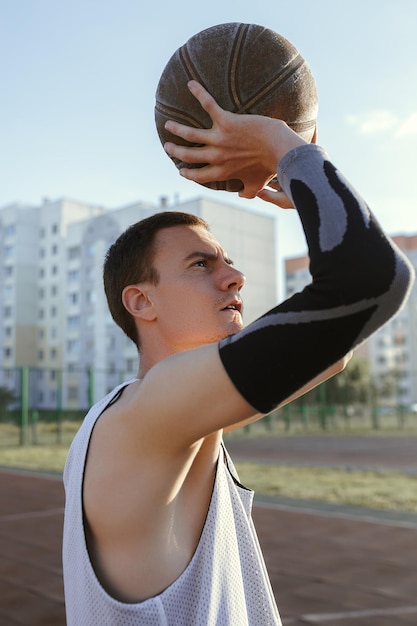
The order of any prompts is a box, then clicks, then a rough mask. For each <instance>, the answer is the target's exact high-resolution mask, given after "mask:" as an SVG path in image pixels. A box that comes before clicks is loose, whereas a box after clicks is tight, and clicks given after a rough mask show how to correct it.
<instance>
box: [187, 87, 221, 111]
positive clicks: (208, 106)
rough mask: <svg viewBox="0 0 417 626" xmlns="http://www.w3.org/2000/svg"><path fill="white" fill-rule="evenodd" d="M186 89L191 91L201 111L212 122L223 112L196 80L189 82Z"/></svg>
mask: <svg viewBox="0 0 417 626" xmlns="http://www.w3.org/2000/svg"><path fill="white" fill-rule="evenodd" d="M188 89H189V90H190V91H191V93H192V94H193V96H194V97H195V98H197V100H198V101H199V103H200V104H201V106H202V107H203V109H204V110H205V111H206V113H208V114H209V115H210V117H211V119H212V120H213V119H214V118H215V117H216V116H217V115H219V114H220V113H221V112H222V111H223V109H222V108H221V107H220V106H219V105H218V104H217V102H216V101H215V99H214V98H213V96H211V95H210V94H209V92H208V91H207V90H206V89H204V87H203V85H201V83H198V82H197V81H196V80H190V82H189V83H188Z"/></svg>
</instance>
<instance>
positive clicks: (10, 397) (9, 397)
mask: <svg viewBox="0 0 417 626" xmlns="http://www.w3.org/2000/svg"><path fill="white" fill-rule="evenodd" d="M16 400H17V397H16V396H15V394H14V392H13V391H12V390H11V389H9V388H8V387H2V386H0V415H1V414H2V413H4V412H5V411H7V409H8V408H9V406H10V404H12V402H16Z"/></svg>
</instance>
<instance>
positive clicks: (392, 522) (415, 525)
mask: <svg viewBox="0 0 417 626" xmlns="http://www.w3.org/2000/svg"><path fill="white" fill-rule="evenodd" d="M253 504H254V506H255V507H260V508H264V509H275V510H281V511H290V512H291V513H304V514H307V515H316V516H318V517H337V518H339V519H347V520H350V521H353V522H366V523H369V524H381V525H383V526H397V527H400V528H408V529H410V530H416V529H417V522H414V521H407V520H396V519H388V518H380V517H376V516H375V517H374V516H372V515H369V514H365V513H364V514H362V513H360V514H358V515H354V514H352V513H347V512H345V511H335V510H331V509H327V508H326V509H323V510H319V509H317V508H313V507H311V508H310V507H309V506H306V505H295V504H294V505H291V504H281V503H280V502H265V501H262V500H261V499H258V500H257V499H256V495H255V499H254V503H253Z"/></svg>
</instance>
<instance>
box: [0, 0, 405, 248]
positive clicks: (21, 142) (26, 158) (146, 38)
mask: <svg viewBox="0 0 417 626" xmlns="http://www.w3.org/2000/svg"><path fill="white" fill-rule="evenodd" d="M0 8H1V20H0V81H1V83H0V84H1V94H2V95H1V116H0V137H1V139H0V146H1V150H0V172H1V181H2V182H1V185H0V206H4V205H6V204H9V203H12V202H15V201H19V202H26V203H32V204H38V203H39V202H41V200H42V198H43V197H45V196H46V197H49V198H52V199H56V198H60V197H69V198H73V199H76V200H81V201H85V202H90V203H92V204H99V205H104V206H106V207H109V208H112V207H119V206H122V205H125V204H129V203H132V202H134V201H137V200H144V201H148V202H155V203H156V202H158V200H159V198H160V197H161V196H168V198H169V199H170V200H172V201H173V200H174V198H175V197H179V199H180V200H186V199H191V198H195V197H201V196H204V197H209V198H213V199H219V200H222V201H225V202H229V203H233V204H238V205H239V206H243V207H246V206H254V207H257V208H261V207H263V203H261V201H260V200H255V201H247V200H241V199H239V198H238V197H237V196H235V195H233V194H228V193H226V192H217V191H210V190H206V189H205V188H203V187H200V186H198V185H195V184H194V183H191V182H189V181H185V180H182V179H181V178H180V177H179V176H178V174H177V171H176V169H175V166H174V165H173V164H172V163H171V161H170V160H169V159H168V157H167V156H166V155H165V153H164V152H163V150H162V147H161V145H160V143H159V140H158V137H157V134H156V131H155V126H154V118H153V108H154V95H155V89H156V86H157V83H158V80H159V76H160V74H161V72H162V70H163V68H164V66H165V64H166V62H167V61H168V59H169V57H170V56H171V54H172V53H173V52H174V51H175V50H176V49H177V48H178V47H179V46H180V45H182V44H183V43H184V42H185V41H186V40H187V39H188V38H189V37H190V36H192V35H193V34H195V33H196V32H198V31H200V30H202V29H203V28H207V27H209V26H212V25H214V24H219V23H222V22H231V21H240V22H252V23H257V24H262V25H264V26H267V27H269V28H272V29H273V30H276V31H278V32H280V33H282V34H283V35H284V36H285V37H287V38H288V39H290V40H291V41H292V42H293V43H294V44H295V45H296V46H297V47H298V49H299V50H300V52H301V53H302V54H303V56H304V57H305V58H306V60H307V61H308V62H309V64H310V66H311V68H312V70H313V72H314V74H315V77H316V81H317V85H318V90H319V97H320V111H319V143H320V144H321V145H323V146H324V147H325V148H326V149H327V150H328V152H329V154H330V157H331V159H332V160H333V162H334V163H335V164H336V165H337V166H338V167H339V168H340V169H341V170H342V171H343V172H344V174H345V175H346V176H347V177H348V178H349V179H350V180H351V182H353V184H354V185H355V187H356V188H357V189H358V190H359V191H360V192H361V194H362V195H363V196H364V197H365V199H366V200H367V201H368V203H369V204H370V206H371V208H372V209H373V211H374V212H375V213H376V215H377V217H378V218H379V220H380V222H381V223H382V225H383V226H384V227H385V228H386V229H387V230H388V231H389V232H390V233H392V234H397V233H410V232H416V231H417V210H416V201H415V190H414V182H415V181H416V179H417V173H416V166H417V158H416V147H415V144H416V140H417V43H416V42H417V34H416V29H417V2H415V0H349V2H335V1H334V0H298V1H297V2H279V1H277V0H273V1H272V0H256V1H253V0H252V1H251V2H247V1H246V0H240V1H239V2H235V1H234V0H230V1H229V2H224V0H223V1H221V2H220V1H219V0H211V1H210V2H206V3H204V2H203V3H185V4H184V3H176V2H175V1H174V0H163V1H159V2H156V1H155V2H153V3H145V2H144V0H111V1H110V0H71V1H69V0H0ZM248 203H251V204H248ZM265 207H266V208H268V209H269V210H270V207H267V205H265ZM279 232H280V240H281V242H282V247H283V250H282V252H284V254H286V255H289V256H291V255H297V254H301V253H303V252H304V250H305V245H304V241H303V238H302V236H301V230H300V228H299V225H298V220H297V218H296V216H295V215H294V212H284V213H283V212H280V216H279Z"/></svg>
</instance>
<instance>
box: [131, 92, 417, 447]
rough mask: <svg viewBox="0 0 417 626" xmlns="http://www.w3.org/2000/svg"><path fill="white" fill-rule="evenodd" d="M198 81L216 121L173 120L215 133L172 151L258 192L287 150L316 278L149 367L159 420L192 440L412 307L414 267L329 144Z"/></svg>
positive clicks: (277, 393) (195, 135) (294, 386)
mask: <svg viewBox="0 0 417 626" xmlns="http://www.w3.org/2000/svg"><path fill="white" fill-rule="evenodd" d="M193 89H194V90H195V93H196V95H198V97H199V100H200V102H201V103H202V105H203V106H204V107H205V108H206V110H207V111H208V112H209V113H210V115H211V117H212V119H213V128H212V129H202V130H201V129H187V128H185V127H183V126H181V125H178V124H174V125H171V126H170V130H171V131H172V132H174V133H175V132H177V133H178V134H179V135H181V136H182V137H183V138H185V139H187V140H191V141H193V142H196V143H199V144H200V146H201V144H206V145H204V146H203V147H202V148H201V147H197V148H188V147H184V146H175V145H172V144H170V145H169V146H167V147H166V149H167V151H169V153H170V155H171V156H176V157H178V158H180V159H181V160H183V161H185V162H187V161H189V162H192V163H197V162H199V159H202V160H203V161H204V162H206V163H209V165H208V166H205V167H201V168H194V169H191V170H187V171H185V172H183V175H186V177H187V178H189V179H190V180H195V181H197V182H204V181H205V180H206V181H207V180H208V179H209V178H210V177H211V176H214V177H215V178H216V179H219V180H225V179H226V178H227V177H231V178H240V179H241V180H243V181H244V183H245V191H244V193H245V194H247V196H248V197H253V196H254V195H256V193H258V190H259V187H262V185H263V184H264V183H265V181H268V180H270V178H271V176H272V174H273V172H272V171H271V167H272V166H271V163H272V162H273V159H274V158H276V157H278V160H279V166H278V179H279V183H280V186H281V188H282V189H283V190H284V191H285V193H286V195H287V196H288V197H289V198H290V199H291V201H292V202H293V204H294V206H295V207H296V209H297V211H298V213H299V216H300V219H301V223H302V225H303V228H304V232H305V236H306V240H307V244H308V247H309V255H310V270H311V274H312V283H311V285H309V286H308V287H306V288H305V289H304V290H303V291H302V292H301V293H298V294H295V295H294V296H293V297H292V298H290V299H289V300H286V301H285V302H283V303H281V304H280V305H278V306H277V307H275V308H274V309H272V310H271V311H269V312H268V313H266V314H265V315H263V316H262V317H261V318H259V319H258V320H256V321H255V322H253V323H252V324H250V325H249V326H248V327H247V328H245V329H244V330H242V331H241V332H239V333H237V334H236V335H233V336H231V337H228V338H226V339H224V340H223V341H221V342H220V343H219V345H218V346H217V345H216V346H213V345H211V346H206V347H204V348H199V349H197V350H194V351H191V352H186V353H182V354H178V355H174V356H172V357H169V358H168V359H165V360H164V361H162V362H160V363H158V364H157V365H156V366H155V367H154V368H153V369H152V370H151V371H150V372H149V374H148V375H147V376H146V377H145V380H144V381H143V384H142V389H143V400H144V401H145V403H146V404H147V406H148V409H149V410H150V411H155V413H156V414H157V418H156V419H158V420H159V419H161V416H162V415H164V414H165V415H166V420H164V423H165V426H167V427H168V429H169V431H170V432H171V435H172V440H171V441H174V440H175V438H176V437H177V436H179V437H180V440H181V442H182V443H186V445H187V444H188V445H189V444H191V443H192V442H193V441H196V440H197V439H198V438H201V437H203V436H205V435H208V434H210V433H211V432H214V431H215V430H219V429H221V428H228V427H231V426H233V425H235V424H238V423H239V422H242V421H244V420H248V419H252V418H253V419H256V416H259V414H265V413H268V412H270V411H271V410H273V409H274V408H275V407H277V406H279V405H282V404H284V403H286V402H287V401H288V399H290V398H292V397H294V395H297V394H298V393H299V392H300V390H302V389H304V388H309V384H312V383H311V381H314V379H316V378H317V377H320V375H321V374H323V372H326V371H327V370H329V368H332V366H333V365H334V364H335V363H337V362H339V361H340V360H341V359H343V358H344V357H345V355H346V354H347V353H348V352H350V351H351V350H352V349H354V348H355V347H356V346H357V345H359V344H360V343H361V342H363V341H364V340H365V339H366V338H367V337H369V336H370V335H371V334H372V333H373V332H375V331H376V330H377V329H378V328H380V327H381V325H383V324H384V323H386V322H387V321H388V320H389V319H390V318H391V317H392V316H393V315H394V314H395V313H396V312H397V311H398V310H399V309H400V308H401V306H402V304H403V302H404V301H405V299H406V298H407V295H408V293H409V290H410V288H411V284H412V275H413V271H412V269H411V267H410V265H409V263H408V262H407V260H406V258H405V257H404V256H403V255H402V253H401V252H400V251H399V250H398V249H397V248H396V247H395V245H394V244H393V243H392V242H391V241H390V239H389V238H388V237H386V236H385V234H384V233H383V232H382V230H381V229H380V227H379V225H378V223H377V221H376V220H375V218H374V216H373V215H372V213H371V212H370V211H369V209H368V207H367V205H366V204H365V202H364V201H363V199H362V198H361V197H360V196H359V194H358V193H357V192H356V191H355V189H354V188H353V187H352V186H351V185H350V183H349V182H348V181H347V180H346V179H345V178H344V177H343V175H342V174H341V173H340V172H339V171H338V170H337V169H336V168H335V167H334V165H333V164H332V163H331V162H330V160H329V158H328V156H327V154H326V153H325V152H324V150H323V149H322V148H320V147H318V146H314V145H309V144H307V143H306V142H304V141H303V140H302V139H300V138H299V137H298V136H296V135H295V133H293V132H292V131H291V130H290V129H288V127H286V126H285V125H283V123H282V122H280V121H276V120H270V119H261V118H259V117H258V116H245V115H235V114H232V113H229V112H224V111H223V110H222V109H220V108H219V107H218V106H217V105H216V103H215V101H214V100H213V99H212V98H211V97H210V96H209V94H207V92H205V90H203V89H202V88H201V87H197V88H196V87H195V86H193ZM242 137H244V141H243V140H242ZM276 142H278V144H279V145H278V146H275V143H276ZM274 146H275V147H274ZM263 147H264V151H265V154H263V153H262V149H263ZM275 163H276V161H275ZM213 180H214V178H213ZM158 389H159V392H158ZM158 393H159V397H158ZM166 407H170V410H169V412H168V414H167V412H166ZM170 420H172V421H170ZM173 424H174V426H173ZM176 426H178V428H177V431H175V428H176ZM171 429H172V430H171ZM156 430H157V431H158V429H156ZM159 432H163V429H162V428H161V430H160V431H159ZM178 433H179V434H178Z"/></svg>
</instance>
